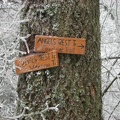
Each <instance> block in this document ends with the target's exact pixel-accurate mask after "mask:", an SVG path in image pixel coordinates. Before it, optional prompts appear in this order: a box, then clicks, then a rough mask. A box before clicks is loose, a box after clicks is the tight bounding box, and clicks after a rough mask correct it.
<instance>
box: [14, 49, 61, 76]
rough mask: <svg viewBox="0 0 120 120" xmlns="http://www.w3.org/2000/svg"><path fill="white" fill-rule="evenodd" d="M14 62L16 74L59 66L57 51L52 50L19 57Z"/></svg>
mask: <svg viewBox="0 0 120 120" xmlns="http://www.w3.org/2000/svg"><path fill="white" fill-rule="evenodd" d="M15 64H16V66H17V68H16V73H17V74H22V73H26V72H31V71H36V70H41V69H46V68H51V67H55V66H59V60H58V53H57V51H56V50H53V51H51V52H48V53H43V54H35V55H29V56H25V57H21V58H19V59H17V60H16V61H15Z"/></svg>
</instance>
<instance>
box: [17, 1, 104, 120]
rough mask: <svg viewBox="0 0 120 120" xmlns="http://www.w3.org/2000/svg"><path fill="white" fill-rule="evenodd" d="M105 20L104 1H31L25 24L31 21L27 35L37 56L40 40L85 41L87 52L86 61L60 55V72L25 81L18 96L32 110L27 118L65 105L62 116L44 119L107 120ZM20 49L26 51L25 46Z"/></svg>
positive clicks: (37, 117) (39, 119) (25, 76)
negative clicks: (101, 20) (102, 32)
mask: <svg viewBox="0 0 120 120" xmlns="http://www.w3.org/2000/svg"><path fill="white" fill-rule="evenodd" d="M99 15H100V13H99V0H57V2H56V0H48V1H46V0H28V2H27V3H26V5H25V8H24V10H23V15H22V19H23V18H26V17H28V18H29V19H30V21H29V22H28V23H27V24H22V25H21V34H22V35H26V34H31V37H30V38H28V40H27V42H28V45H29V47H30V51H31V53H32V52H33V48H34V46H33V44H34V40H35V38H34V36H35V34H38V35H50V36H59V37H60V36H62V37H78V38H81V37H82V38H86V41H87V46H86V54H85V55H70V54H59V60H60V66H59V67H56V68H51V69H47V70H40V71H37V72H31V73H26V74H22V75H20V77H19V82H18V96H19V98H20V99H21V100H22V101H23V102H24V104H25V106H28V107H29V110H27V111H26V114H29V113H31V112H36V111H41V110H43V109H44V108H45V102H46V101H48V104H49V106H55V105H56V104H60V105H59V112H55V111H48V112H47V113H45V114H44V115H45V117H46V119H47V120H102V102H101V61H100V31H99V28H100V25H99ZM20 49H22V50H24V51H25V50H26V49H25V46H24V45H23V43H21V47H20ZM19 112H20V109H19ZM32 117H33V120H42V117H41V115H33V116H32ZM21 119H22V120H29V119H30V118H29V117H24V118H21Z"/></svg>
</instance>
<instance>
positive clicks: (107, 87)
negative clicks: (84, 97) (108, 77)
mask: <svg viewBox="0 0 120 120" xmlns="http://www.w3.org/2000/svg"><path fill="white" fill-rule="evenodd" d="M119 75H120V73H119V74H118V75H117V76H116V77H115V78H114V79H113V80H112V82H111V83H110V84H109V85H108V86H107V88H106V89H105V90H104V91H103V93H102V97H103V96H104V95H105V93H106V92H107V91H108V89H109V88H110V87H111V85H112V84H113V83H114V82H115V81H116V80H117V79H118V78H120V77H119Z"/></svg>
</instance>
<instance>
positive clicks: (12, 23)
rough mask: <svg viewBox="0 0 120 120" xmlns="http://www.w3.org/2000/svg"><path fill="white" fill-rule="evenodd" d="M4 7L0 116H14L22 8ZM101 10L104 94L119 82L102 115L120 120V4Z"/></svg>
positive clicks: (112, 0)
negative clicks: (20, 12) (16, 58)
mask: <svg viewBox="0 0 120 120" xmlns="http://www.w3.org/2000/svg"><path fill="white" fill-rule="evenodd" d="M2 7H3V6H0V116H1V115H6V114H7V115H14V114H15V110H16V99H17V93H16V91H15V90H16V87H17V76H16V75H15V71H14V62H13V61H14V56H17V55H18V46H19V44H18V42H19V41H20V36H19V22H20V21H19V19H18V18H19V17H18V16H19V10H20V7H19V6H17V5H16V6H14V7H13V6H12V7H11V8H9V9H8V8H7V7H8V6H4V7H6V9H1V8H2ZM100 8H101V9H100V10H101V16H100V22H101V58H102V91H103V92H104V90H105V89H106V88H107V87H108V86H109V85H110V83H111V81H113V80H114V79H115V78H116V80H115V81H114V82H113V84H112V85H111V86H110V88H109V89H108V91H107V92H106V93H105V94H104V96H103V115H104V120H120V114H119V112H120V79H119V77H120V75H118V74H119V73H120V1H119V0H101V1H100ZM16 21H18V22H16ZM16 28H18V29H17V30H16ZM11 33H12V34H11ZM0 120H1V118H0Z"/></svg>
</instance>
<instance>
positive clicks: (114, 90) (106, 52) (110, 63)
mask: <svg viewBox="0 0 120 120" xmlns="http://www.w3.org/2000/svg"><path fill="white" fill-rule="evenodd" d="M101 3H102V4H103V5H105V6H107V10H106V9H105V7H104V6H103V5H101V6H100V7H101V9H100V11H101V15H100V22H101V57H102V58H106V59H103V61H102V91H104V90H105V88H106V87H107V86H109V84H110V83H111V81H112V80H114V78H115V77H118V79H116V80H115V82H114V83H113V84H112V85H111V87H110V88H109V89H108V92H107V93H106V94H105V95H104V96H103V116H104V120H119V119H120V114H119V111H120V103H119V101H120V79H119V76H118V74H119V71H120V59H109V58H112V57H114V58H116V57H119V56H120V34H119V33H120V7H119V6H120V1H118V0H116V1H113V0H111V1H110V0H101ZM118 9H119V10H118ZM116 11H117V16H116ZM111 16H113V17H111Z"/></svg>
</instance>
